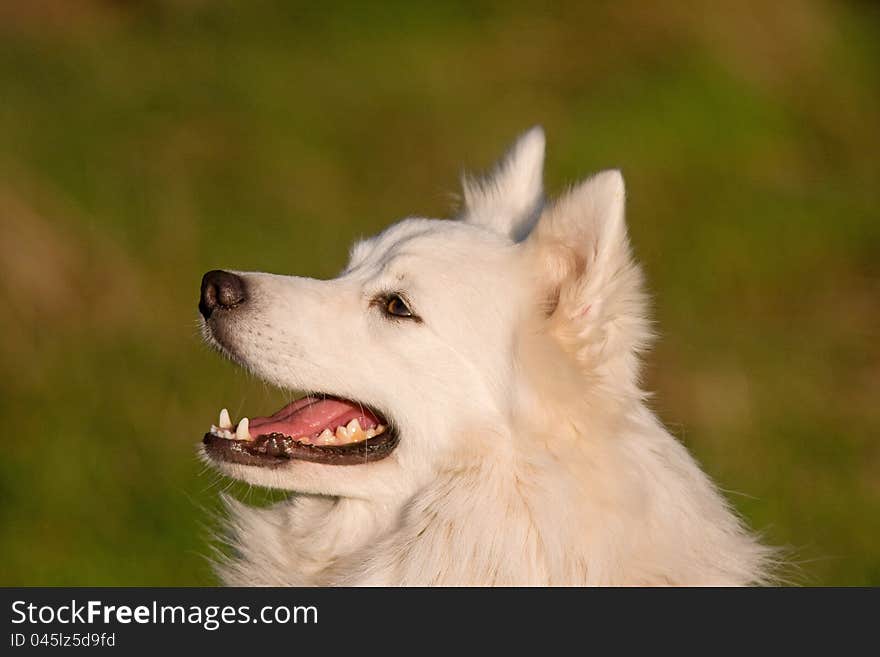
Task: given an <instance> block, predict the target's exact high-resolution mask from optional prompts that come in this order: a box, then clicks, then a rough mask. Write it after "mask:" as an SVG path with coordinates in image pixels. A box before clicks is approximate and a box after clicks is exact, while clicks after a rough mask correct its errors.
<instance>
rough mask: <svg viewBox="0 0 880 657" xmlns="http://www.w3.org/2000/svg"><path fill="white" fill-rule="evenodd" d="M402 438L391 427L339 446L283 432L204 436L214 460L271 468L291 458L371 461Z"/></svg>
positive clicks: (334, 462) (332, 462)
mask: <svg viewBox="0 0 880 657" xmlns="http://www.w3.org/2000/svg"><path fill="white" fill-rule="evenodd" d="M399 442H400V437H399V435H398V433H397V431H395V430H394V429H392V428H391V427H389V428H388V430H387V431H385V432H384V433H382V434H380V435H378V436H376V437H375V438H367V439H366V440H364V441H362V442H359V443H351V444H348V445H339V446H334V445H305V444H303V443H298V442H296V441H295V440H294V439H293V438H291V437H290V436H285V435H284V434H280V433H270V434H267V435H262V436H257V437H256V438H254V439H253V440H229V439H228V438H221V437H220V436H215V435H214V434H212V433H206V434H205V437H204V438H203V439H202V444H203V445H204V446H205V451H206V452H207V454H208V456H210V457H211V458H213V459H214V460H217V461H225V462H227V463H238V464H240V465H255V466H260V467H270V468H271V467H278V466H280V465H284V464H285V463H288V462H290V461H310V462H312V463H322V464H324V465H361V464H364V463H372V462H374V461H380V460H382V459H384V458H385V457H387V456H389V455H390V454H391V452H393V451H394V448H395V447H397V443H399Z"/></svg>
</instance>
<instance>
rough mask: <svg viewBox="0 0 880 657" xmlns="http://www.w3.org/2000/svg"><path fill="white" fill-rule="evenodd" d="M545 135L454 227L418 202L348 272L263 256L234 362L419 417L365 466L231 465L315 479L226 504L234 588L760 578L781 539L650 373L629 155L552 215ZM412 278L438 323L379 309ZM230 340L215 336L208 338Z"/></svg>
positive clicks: (407, 421) (413, 292) (291, 385)
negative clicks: (273, 496)
mask: <svg viewBox="0 0 880 657" xmlns="http://www.w3.org/2000/svg"><path fill="white" fill-rule="evenodd" d="M543 159H544V135H543V132H542V131H541V129H540V128H534V129H532V130H531V131H529V132H528V133H526V134H525V135H524V136H523V137H522V138H520V140H519V141H518V142H517V143H516V145H515V146H514V147H513V148H512V149H511V151H510V152H509V153H508V155H507V156H506V158H505V159H504V160H503V161H502V162H501V164H499V165H498V167H497V168H496V170H495V173H494V175H493V176H491V177H489V178H487V179H485V180H483V181H480V182H472V181H468V182H466V183H465V208H464V211H463V215H462V217H461V218H460V220H458V221H443V220H428V219H406V220H404V221H401V222H399V223H397V224H395V225H393V226H391V227H390V228H388V229H387V230H386V231H384V232H383V233H381V234H380V235H378V236H377V237H374V238H372V239H370V240H367V241H365V242H361V243H360V244H358V245H356V246H355V247H354V249H353V250H352V257H351V262H350V264H349V266H348V267H347V268H346V270H345V271H344V272H342V274H340V276H339V277H337V278H336V279H333V280H330V281H317V280H312V279H304V278H295V277H287V276H274V275H269V274H258V273H244V274H242V276H244V277H245V278H246V280H247V282H248V285H249V289H250V290H251V296H252V298H251V299H250V300H249V302H248V306H247V308H246V309H242V310H243V312H241V313H240V314H239V315H237V316H236V317H235V319H233V320H231V321H230V322H229V323H228V325H227V326H225V327H224V330H223V338H224V340H223V341H224V344H225V347H222V348H223V349H224V351H226V352H227V354H228V355H230V356H231V357H232V358H234V359H235V360H237V361H238V362H240V363H241V364H242V365H244V366H245V367H247V368H248V369H250V370H252V371H253V372H254V373H256V374H257V375H258V376H260V377H262V378H264V379H265V380H267V381H270V382H272V383H274V384H276V385H278V386H281V387H282V388H285V389H299V390H309V391H319V392H325V393H331V394H336V395H340V396H343V397H348V398H351V399H355V400H358V401H362V402H364V403H368V404H370V405H372V406H374V407H375V408H377V409H379V410H381V411H382V412H383V413H385V414H387V416H388V418H389V419H390V420H391V421H392V422H393V423H394V425H395V427H396V428H397V430H398V431H399V433H400V438H401V439H400V444H399V446H398V448H397V450H396V451H395V452H394V453H393V454H392V455H391V456H390V457H388V458H386V459H384V460H382V461H377V462H374V463H369V464H364V465H355V466H333V465H321V464H315V463H306V462H302V461H291V462H290V463H289V465H285V466H283V467H280V468H274V469H266V468H256V467H253V466H241V465H231V464H215V465H217V467H218V468H219V469H220V470H221V471H223V472H224V473H226V474H228V475H230V476H233V477H237V478H240V479H243V480H245V481H248V482H251V483H254V484H258V485H264V486H270V487H275V488H280V489H285V490H290V491H295V492H296V493H297V494H296V495H294V496H292V497H291V498H290V499H289V500H287V501H284V502H281V503H278V504H276V505H274V506H272V507H270V508H266V509H255V508H249V507H247V506H244V505H242V504H240V503H238V502H235V501H232V500H230V501H229V510H230V519H229V529H230V531H229V535H230V540H231V542H232V545H233V547H234V556H233V557H231V558H229V559H226V560H223V561H222V562H221V563H220V564H219V565H218V571H219V574H220V576H221V578H222V580H223V581H224V582H225V583H227V584H233V585H240V584H244V585H252V584H265V585H429V584H442V585H450V584H464V585H490V584H498V585H516V584H526V585H547V584H553V585H571V584H574V585H581V584H600V585H663V584H673V585H743V584H756V583H763V582H766V581H767V578H768V570H767V569H768V566H769V564H770V561H771V557H772V552H771V550H769V549H768V548H765V547H763V546H762V545H760V544H759V543H758V542H757V541H756V540H755V539H754V538H753V537H752V536H751V535H750V533H749V532H748V531H747V530H746V529H745V528H744V527H743V525H742V524H741V522H740V520H739V519H738V518H737V516H736V515H735V514H734V513H733V512H732V511H731V509H730V507H729V506H728V505H727V504H726V503H725V501H724V499H723V498H722V497H721V495H720V494H719V493H718V490H717V489H716V488H715V486H714V485H713V484H712V483H711V482H710V480H709V479H708V478H707V477H706V475H705V474H704V473H703V472H702V471H701V470H700V468H699V467H698V466H697V464H696V463H695V462H694V460H693V459H692V458H691V456H690V455H689V454H688V453H687V451H686V450H685V449H684V448H683V447H682V445H681V444H680V443H679V442H678V441H677V440H675V438H673V437H672V436H671V435H670V434H669V433H668V432H667V431H666V430H665V429H664V428H663V426H662V425H661V424H660V423H659V421H658V420H657V419H656V418H655V416H654V415H653V414H652V413H651V411H650V410H649V409H648V407H647V406H646V404H645V395H644V393H643V392H642V391H641V389H640V386H639V359H638V356H639V352H640V351H641V350H643V349H644V348H646V347H647V345H648V343H649V340H650V331H649V325H648V320H647V319H646V299H645V294H644V291H643V289H642V276H641V272H640V270H639V268H638V267H637V265H636V264H635V263H634V262H633V260H632V258H631V253H630V248H629V244H628V238H627V234H626V226H625V222H624V185H623V178H622V177H621V175H620V173H619V172H616V171H612V172H605V173H600V174H598V175H596V176H594V177H592V178H590V179H588V180H587V181H585V182H583V183H581V184H580V185H578V186H576V187H574V188H573V189H572V190H570V191H569V192H568V193H567V194H565V195H563V197H562V198H560V199H559V200H557V201H556V202H555V203H554V204H552V205H550V206H549V207H547V208H543V200H542V199H543V196H542V187H541V167H542V165H543ZM383 291H402V292H405V293H406V295H407V297H408V298H409V299H410V300H411V302H412V307H413V310H414V311H415V312H416V313H417V314H418V315H420V316H421V317H422V319H423V320H424V321H423V323H421V324H417V323H414V322H408V321H405V320H404V321H390V320H389V319H388V318H386V317H383V316H382V313H381V310H380V309H378V308H376V307H375V306H371V305H370V300H371V299H372V298H373V297H374V296H375V295H376V294H377V293H379V292H383ZM209 339H211V340H212V341H213V338H212V337H211V336H209Z"/></svg>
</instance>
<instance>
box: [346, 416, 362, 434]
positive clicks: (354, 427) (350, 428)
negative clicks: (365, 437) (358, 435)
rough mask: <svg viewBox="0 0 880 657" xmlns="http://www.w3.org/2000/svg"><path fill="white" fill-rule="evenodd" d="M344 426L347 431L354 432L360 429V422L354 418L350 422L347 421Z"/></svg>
mask: <svg viewBox="0 0 880 657" xmlns="http://www.w3.org/2000/svg"><path fill="white" fill-rule="evenodd" d="M345 428H346V429H348V433H354V432H355V431H359V430H360V428H361V423H360V422H358V419H357V418H355V419H353V420H352V421H351V422H349V423H348V424H347V425H345Z"/></svg>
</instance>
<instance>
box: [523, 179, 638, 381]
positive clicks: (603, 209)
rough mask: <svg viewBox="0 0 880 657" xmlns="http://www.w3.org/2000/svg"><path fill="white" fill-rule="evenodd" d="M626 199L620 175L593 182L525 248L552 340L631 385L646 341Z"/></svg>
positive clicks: (567, 200)
mask: <svg viewBox="0 0 880 657" xmlns="http://www.w3.org/2000/svg"><path fill="white" fill-rule="evenodd" d="M624 197H625V192H624V184H623V176H622V175H621V174H620V172H619V171H603V172H602V173H599V174H596V175H595V176H593V177H592V178H589V179H588V180H586V181H584V182H582V183H580V184H579V185H577V186H576V187H574V188H573V189H571V190H570V191H569V192H568V193H567V194H565V195H563V196H562V197H561V198H560V199H558V200H557V201H556V202H555V203H554V204H553V205H552V206H550V207H548V208H546V209H545V210H544V212H543V213H542V215H541V217H540V219H539V220H538V223H537V225H536V226H535V228H534V230H533V231H532V233H531V234H530V235H529V237H528V239H527V240H526V242H525V244H524V245H523V247H524V250H525V251H526V253H527V256H528V257H529V258H531V259H532V263H531V264H532V265H533V267H534V268H535V271H537V275H538V280H539V281H540V283H539V295H540V297H539V302H540V303H541V304H543V308H542V309H543V311H544V314H545V315H546V317H547V321H548V322H549V323H550V328H551V330H552V332H553V333H554V334H556V335H557V336H558V337H559V338H560V339H561V340H562V341H563V342H564V343H566V344H567V345H569V346H570V347H571V348H572V350H573V351H574V352H575V353H576V354H577V356H578V357H579V358H580V359H581V360H582V361H585V362H590V363H592V364H594V365H595V364H598V363H610V362H612V361H614V362H615V363H616V364H617V365H619V366H622V367H624V368H625V369H626V370H627V372H626V374H627V375H628V376H626V377H625V378H624V380H630V381H633V382H634V381H635V379H636V378H637V373H638V362H637V360H636V354H637V352H638V351H639V350H641V349H643V348H645V347H646V346H647V345H648V343H649V341H650V336H651V333H650V330H649V325H648V320H647V318H646V308H647V299H646V297H645V293H644V291H643V285H642V274H641V270H640V269H639V267H638V266H637V265H636V264H635V262H634V260H633V257H632V252H631V249H630V244H629V238H628V236H627V230H626V222H625V221H624ZM617 356H621V357H622V358H618V359H616V360H615V357H617Z"/></svg>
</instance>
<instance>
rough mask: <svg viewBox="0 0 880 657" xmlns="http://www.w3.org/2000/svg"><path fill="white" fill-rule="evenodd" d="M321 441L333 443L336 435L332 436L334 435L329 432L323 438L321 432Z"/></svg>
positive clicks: (327, 443)
mask: <svg viewBox="0 0 880 657" xmlns="http://www.w3.org/2000/svg"><path fill="white" fill-rule="evenodd" d="M327 433H330V432H329V431H328V432H327ZM321 442H322V443H323V444H325V445H330V444H333V443H335V442H336V436H334V435H333V434H332V433H331V434H330V435H329V436H327V437H326V438H325V437H324V434H323V433H322V434H321Z"/></svg>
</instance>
